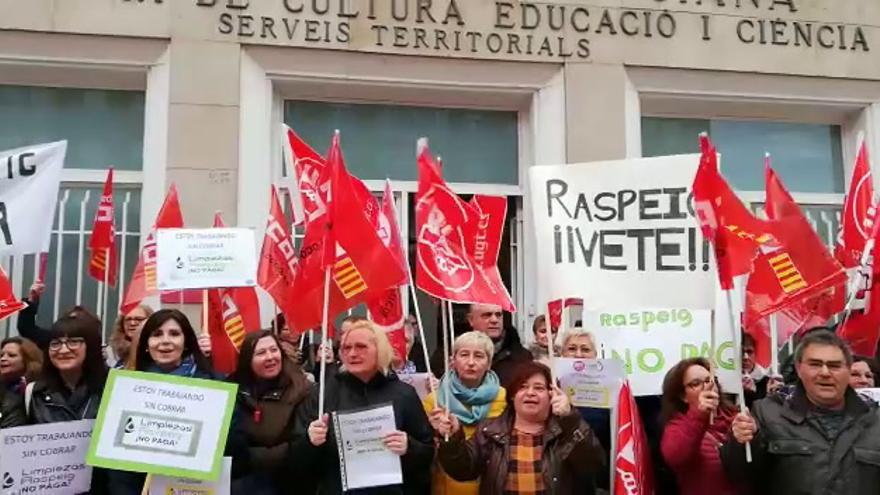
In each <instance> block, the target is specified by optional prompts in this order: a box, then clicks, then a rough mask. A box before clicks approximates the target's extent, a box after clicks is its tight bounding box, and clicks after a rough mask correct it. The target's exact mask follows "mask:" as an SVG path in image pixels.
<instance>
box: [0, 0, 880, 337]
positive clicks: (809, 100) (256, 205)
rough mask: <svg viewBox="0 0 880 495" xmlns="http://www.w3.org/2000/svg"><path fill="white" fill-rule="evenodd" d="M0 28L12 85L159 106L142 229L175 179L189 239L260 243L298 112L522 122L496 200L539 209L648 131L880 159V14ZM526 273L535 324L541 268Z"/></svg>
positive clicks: (387, 14)
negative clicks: (133, 93) (366, 111)
mask: <svg viewBox="0 0 880 495" xmlns="http://www.w3.org/2000/svg"><path fill="white" fill-rule="evenodd" d="M0 12H3V13H4V15H3V16H2V17H0V84H25V85H49V86H72V87H91V88H115V89H128V88H137V89H143V90H145V91H146V112H145V113H146V117H145V121H146V124H145V136H144V169H143V176H142V180H143V184H144V186H143V188H144V194H143V198H144V200H143V201H144V203H143V205H142V209H141V217H142V218H141V227H142V229H148V228H149V226H150V225H151V223H152V219H153V217H154V216H155V213H156V211H157V210H158V207H159V205H160V202H161V198H162V196H163V195H162V191H163V190H164V189H165V188H166V186H167V185H168V184H169V183H170V182H172V181H173V182H175V183H177V184H178V186H179V188H180V191H181V198H182V202H183V208H184V211H185V215H186V219H187V223H188V224H189V225H193V226H209V225H210V222H211V219H212V216H213V213H214V211H216V210H221V211H223V213H224V214H225V216H226V220H227V222H228V223H229V224H238V225H241V226H247V227H254V228H256V229H257V230H258V232H259V231H260V230H261V229H262V227H263V223H264V218H265V202H266V201H265V199H266V194H265V191H266V188H267V187H268V185H269V184H270V183H272V182H278V181H281V180H282V179H281V174H280V167H281V162H282V160H281V155H280V153H281V146H280V144H281V140H280V135H279V130H278V126H277V124H278V123H280V122H281V115H282V113H281V112H282V104H283V100H284V99H290V98H301V99H320V100H341V101H354V102H383V103H389V102H393V103H400V104H417V105H428V106H450V107H474V108H485V109H505V110H516V111H517V112H519V113H520V115H521V136H520V137H521V139H520V150H519V154H520V164H519V166H520V176H521V180H520V186H518V187H510V188H507V189H504V188H493V189H491V190H492V191H494V192H503V193H509V194H527V193H528V191H527V190H526V183H527V181H526V180H525V174H526V170H527V168H528V166H530V165H533V164H550V163H560V162H581V161H591V160H607V159H616V158H624V157H636V156H640V155H641V130H640V118H641V117H642V116H643V115H655V116H685V117H718V118H743V119H773V120H781V121H792V122H818V123H828V124H839V125H841V126H842V129H843V134H844V139H843V143H844V163H846V164H847V165H846V167H849V166H850V165H849V163H850V162H851V158H852V157H853V156H854V151H855V150H854V148H855V141H856V140H855V136H856V135H857V134H859V133H865V135H866V136H867V139H868V143H869V146H870V147H871V148H872V149H878V148H877V145H878V144H880V143H878V139H880V133H878V132H877V125H878V123H877V119H876V117H875V115H876V112H875V109H876V106H875V105H876V102H878V101H880V83H878V82H877V81H878V79H880V64H877V63H876V53H877V51H878V50H880V27H878V26H880V3H877V2H861V1H856V0H614V1H598V0H570V1H569V2H566V3H555V2H554V3H543V2H541V3H537V2H536V3H532V2H527V1H513V0H507V1H484V0H64V1H57V0H29V1H26V2H22V1H20V0H0ZM403 187H412V185H406V184H404V185H403ZM479 188H480V185H473V184H472V185H462V190H467V192H475V191H476V190H478V189H479ZM523 216H524V220H523V221H524V225H525V226H526V228H525V232H530V229H529V228H528V226H529V208H524V209H523ZM523 242H524V246H523V249H524V250H525V252H529V246H530V244H531V243H532V242H533V241H532V240H531V235H526V236H525V238H524V240H523ZM522 268H523V270H524V274H523V275H524V276H523V277H521V279H522V280H525V281H526V282H522V283H521V285H522V286H521V287H520V288H519V289H520V291H521V292H522V293H523V294H524V298H523V300H524V301H526V302H527V303H528V304H529V305H530V306H529V307H527V308H525V309H526V311H525V312H524V313H525V315H526V316H527V315H529V314H531V313H534V312H535V308H534V292H533V291H534V287H533V284H529V283H528V282H527V281H528V280H531V279H532V275H533V274H534V267H533V266H532V263H531V260H529V259H528V257H525V260H524V261H523V267H522ZM265 306H267V307H269V305H265ZM529 321H530V320H529ZM520 323H521V324H522V323H525V316H523V320H522V321H520Z"/></svg>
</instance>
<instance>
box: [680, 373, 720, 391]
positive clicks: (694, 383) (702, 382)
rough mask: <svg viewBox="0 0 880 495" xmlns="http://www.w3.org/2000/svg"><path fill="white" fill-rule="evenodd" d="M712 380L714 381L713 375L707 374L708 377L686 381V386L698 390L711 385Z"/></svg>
mask: <svg viewBox="0 0 880 495" xmlns="http://www.w3.org/2000/svg"><path fill="white" fill-rule="evenodd" d="M712 382H713V379H712V377H711V376H707V377H706V378H695V379H693V380H691V381H689V382H687V383H685V384H684V386H685V387H687V388H689V389H691V390H696V389H698V388H703V387H704V386H706V385H709V384H711V383H712Z"/></svg>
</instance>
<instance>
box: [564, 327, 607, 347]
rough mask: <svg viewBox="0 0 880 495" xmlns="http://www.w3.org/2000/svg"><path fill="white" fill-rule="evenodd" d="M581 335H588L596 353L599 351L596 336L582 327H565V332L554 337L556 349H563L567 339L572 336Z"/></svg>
mask: <svg viewBox="0 0 880 495" xmlns="http://www.w3.org/2000/svg"><path fill="white" fill-rule="evenodd" d="M581 336H585V337H589V339H590V342H591V343H592V344H593V348H594V349H596V353H598V352H599V348H598V347H597V346H596V337H595V336H593V333H592V332H590V331H588V330H587V329H585V328H584V327H571V328H566V329H565V332H563V333H561V334H559V336H557V337H556V347H557V348H558V349H564V348H565V345H566V344H568V341H569V340H571V339H572V338H574V337H581Z"/></svg>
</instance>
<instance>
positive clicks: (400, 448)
mask: <svg viewBox="0 0 880 495" xmlns="http://www.w3.org/2000/svg"><path fill="white" fill-rule="evenodd" d="M382 441H383V442H385V446H386V447H388V450H390V451H391V452H392V453H394V454H397V455H399V456H404V455H406V449H407V447H408V439H407V436H406V433H404V432H402V431H398V430H395V431H392V432H391V433H388V434H387V435H385V438H384V439H382Z"/></svg>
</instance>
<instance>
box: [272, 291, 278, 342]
mask: <svg viewBox="0 0 880 495" xmlns="http://www.w3.org/2000/svg"><path fill="white" fill-rule="evenodd" d="M272 333H273V334H275V335H278V303H276V302H275V299H272Z"/></svg>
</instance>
